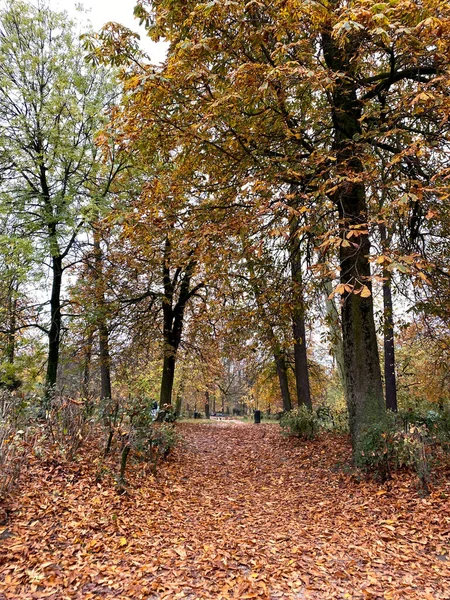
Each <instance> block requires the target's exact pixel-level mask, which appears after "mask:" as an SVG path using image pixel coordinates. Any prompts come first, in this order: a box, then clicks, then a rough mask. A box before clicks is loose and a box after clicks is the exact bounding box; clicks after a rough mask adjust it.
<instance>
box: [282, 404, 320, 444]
mask: <svg viewBox="0 0 450 600" xmlns="http://www.w3.org/2000/svg"><path fill="white" fill-rule="evenodd" d="M280 425H281V427H282V428H283V429H284V430H285V432H286V433H287V435H291V436H295V437H298V438H300V439H302V440H313V439H314V438H315V437H316V435H317V433H318V431H319V427H320V424H319V420H318V418H317V416H316V415H315V414H314V412H313V411H311V410H309V409H308V408H306V406H301V407H300V408H296V409H294V410H290V411H288V412H286V413H284V414H283V416H282V417H281V419H280Z"/></svg>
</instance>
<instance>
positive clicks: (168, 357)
mask: <svg viewBox="0 0 450 600" xmlns="http://www.w3.org/2000/svg"><path fill="white" fill-rule="evenodd" d="M171 253H172V245H171V242H170V239H169V236H167V237H166V241H165V248H164V259H163V286H164V295H163V300H162V309H163V338H164V339H163V373H162V379H161V391H160V396H159V406H160V408H163V407H164V405H171V404H172V391H173V383H174V380H175V367H176V360H177V352H178V348H179V346H180V342H181V336H182V333H183V326H184V313H185V310H186V304H187V302H188V301H189V299H190V298H191V297H192V295H193V294H194V293H195V291H196V290H197V289H199V288H200V287H202V284H200V285H198V286H196V287H195V288H194V289H191V280H192V276H193V274H194V269H195V265H196V263H195V261H194V260H193V259H191V260H190V261H189V262H188V264H187V266H186V268H185V270H184V272H183V274H181V268H178V269H177V270H176V271H175V275H174V277H173V279H172V277H171V274H170V261H171ZM180 278H181V279H180ZM178 280H180V289H179V293H178V300H177V302H176V303H175V305H174V296H175V287H176V283H177V281H178Z"/></svg>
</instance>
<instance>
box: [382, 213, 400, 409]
mask: <svg viewBox="0 0 450 600" xmlns="http://www.w3.org/2000/svg"><path fill="white" fill-rule="evenodd" d="M379 228H380V237H381V243H382V246H383V247H385V246H386V244H387V241H388V236H387V231H386V225H385V224H384V223H381V224H380V226H379ZM391 283H392V274H391V273H390V271H388V270H387V269H383V343H384V385H385V393H386V408H387V409H388V410H392V411H394V412H397V410H398V406H397V380H396V375H395V338H394V310H393V303H392V289H391Z"/></svg>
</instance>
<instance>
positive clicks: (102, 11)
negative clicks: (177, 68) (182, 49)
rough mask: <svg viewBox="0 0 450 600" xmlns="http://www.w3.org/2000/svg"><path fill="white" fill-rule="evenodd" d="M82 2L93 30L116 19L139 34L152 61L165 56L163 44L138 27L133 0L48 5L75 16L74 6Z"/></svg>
mask: <svg viewBox="0 0 450 600" xmlns="http://www.w3.org/2000/svg"><path fill="white" fill-rule="evenodd" d="M80 3H81V4H82V5H83V6H84V8H85V9H87V10H89V13H88V14H89V20H90V21H91V23H92V26H93V28H94V29H95V30H98V29H100V28H101V27H102V26H103V25H104V24H105V23H108V22H109V21H117V23H121V24H122V25H126V26H127V27H128V28H129V29H132V30H133V31H136V32H137V33H139V35H140V36H141V43H142V46H143V48H144V49H145V50H146V51H147V52H148V53H149V54H150V58H151V59H152V62H153V63H159V62H161V61H162V60H164V57H165V45H164V44H162V43H161V44H155V43H153V42H151V41H150V40H149V39H148V38H147V37H146V34H145V29H144V28H143V27H141V28H140V27H139V21H137V20H136V19H135V18H134V17H133V8H134V5H135V2H134V0H84V1H82V2H77V1H76V0H50V5H51V6H52V8H54V9H56V10H66V11H67V12H68V13H69V14H70V15H72V16H74V17H76V15H77V12H76V10H75V6H76V5H77V4H80Z"/></svg>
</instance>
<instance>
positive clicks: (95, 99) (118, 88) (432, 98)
mask: <svg viewBox="0 0 450 600" xmlns="http://www.w3.org/2000/svg"><path fill="white" fill-rule="evenodd" d="M135 14H136V16H137V18H139V19H140V20H141V22H143V23H144V24H145V26H146V28H147V31H148V34H149V36H150V37H151V38H152V39H153V40H154V41H158V40H161V39H164V40H166V41H168V42H169V49H168V54H167V58H166V60H165V62H164V63H163V64H162V65H160V66H157V65H152V64H151V62H150V61H149V59H148V57H147V56H146V55H145V54H144V53H143V52H142V51H141V50H140V49H139V46H138V44H137V40H136V38H135V36H134V34H132V33H131V32H130V31H129V30H127V29H126V28H124V27H121V26H119V25H117V24H112V23H110V24H108V25H107V26H105V28H104V29H103V30H102V31H101V32H100V33H97V34H94V33H88V34H85V35H83V36H82V37H81V38H80V36H79V33H80V32H79V31H78V30H77V28H76V26H75V25H74V24H73V23H71V22H70V21H69V20H68V19H67V16H66V15H64V14H60V13H57V12H54V11H51V10H50V9H48V8H45V7H39V8H33V7H32V6H30V5H28V4H27V3H24V2H21V1H17V0H14V1H13V2H11V3H10V5H9V6H8V8H7V9H5V10H3V12H2V14H1V31H0V53H1V55H2V56H1V59H2V60H1V61H0V62H1V66H0V121H1V135H0V148H1V153H0V156H1V165H2V166H1V187H0V193H1V202H0V204H1V208H0V216H1V219H2V222H3V225H4V227H3V231H4V233H3V235H2V238H1V239H0V252H1V257H2V258H1V277H2V280H3V290H4V291H3V292H2V296H3V302H2V312H1V314H0V318H1V336H2V337H1V340H2V352H3V363H2V380H3V385H7V386H10V387H11V388H13V387H19V385H20V383H21V381H20V379H21V378H22V379H26V380H27V381H28V382H29V387H30V389H31V387H32V386H33V385H34V384H35V383H36V382H39V380H40V379H41V384H42V388H41V398H42V401H41V405H42V406H41V408H42V410H43V411H44V412H45V410H46V408H47V407H48V405H49V404H50V403H51V398H52V395H53V394H55V393H59V392H61V390H63V389H64V388H65V389H70V390H71V393H77V394H79V395H80V396H81V397H82V398H87V397H88V396H90V395H92V394H93V395H96V396H98V397H99V398H103V399H112V398H113V397H114V396H115V395H116V396H117V397H119V396H121V395H125V396H126V395H127V394H129V393H133V394H143V395H147V396H148V397H149V398H151V399H152V400H153V399H156V398H157V399H158V401H159V403H160V405H161V406H163V405H167V406H169V405H176V404H177V403H180V402H181V400H182V398H183V396H186V394H188V391H187V389H188V388H189V387H191V388H192V389H191V391H190V392H189V393H191V394H192V397H193V398H199V397H203V398H204V403H205V404H206V405H207V406H209V402H210V399H211V397H212V396H214V398H215V395H217V398H218V399H219V398H220V397H222V400H223V397H224V396H225V395H226V394H225V392H223V390H225V389H227V386H228V384H230V386H231V383H230V381H231V374H232V373H233V372H236V369H237V370H239V369H241V368H243V369H244V371H245V377H244V379H241V380H240V381H241V382H242V386H243V387H245V390H246V394H247V395H246V396H245V398H243V396H241V400H240V402H241V401H242V402H243V403H244V404H247V405H248V406H255V403H254V394H255V393H256V390H258V389H261V382H262V381H263V380H264V377H267V379H266V381H269V380H270V381H272V382H273V381H274V380H276V381H277V385H278V389H277V390H276V392H274V394H275V393H276V397H277V398H278V397H279V406H278V407H276V408H278V409H280V410H282V411H289V410H290V409H291V408H292V407H293V406H294V405H297V406H304V407H306V409H307V410H311V409H312V408H313V406H315V405H317V402H318V397H319V396H320V393H321V392H320V390H321V388H322V387H324V386H328V387H329V388H332V387H333V386H336V387H339V389H342V390H343V391H342V395H343V397H344V398H345V403H346V406H347V409H348V414H349V424H350V433H351V439H352V444H353V450H354V454H355V456H357V455H358V453H360V452H361V448H362V443H363V438H364V435H365V432H366V431H367V430H368V429H370V428H371V427H372V426H373V425H374V424H376V425H379V424H382V423H384V422H385V420H386V409H389V410H391V411H396V410H397V408H398V398H397V391H398V389H399V385H398V381H397V376H398V375H399V368H398V364H397V362H398V361H397V360H396V352H397V351H398V346H396V343H395V340H396V337H397V338H400V337H402V338H403V339H405V338H407V337H408V335H412V333H411V332H412V331H413V330H414V331H415V334H414V335H415V336H416V338H415V339H417V338H418V337H420V336H423V338H424V339H426V340H427V342H426V343H427V344H430V347H432V348H433V350H432V352H433V353H434V355H435V358H436V364H438V363H439V362H440V361H442V360H444V359H445V357H447V356H448V349H449V345H448V340H449V339H450V338H449V335H448V324H449V304H448V285H449V271H448V256H449V242H448V240H449V236H448V228H449V219H448V197H449V188H448V174H449V168H450V165H449V153H448V143H449V123H448V114H449V108H450V106H449V94H448V84H449V63H448V55H449V43H450V42H449V31H450V27H449V25H450V10H449V8H448V6H447V4H446V3H443V2H441V1H438V0H426V1H424V2H422V3H420V4H418V3H414V2H409V1H407V0H391V1H390V2H386V3H380V2H373V1H362V0H361V1H353V2H350V3H348V2H340V1H339V0H332V1H330V2H328V3H322V2H303V1H298V0H276V1H275V2H273V1H272V2H270V3H269V2H265V1H258V2H256V1H249V2H246V1H238V2H236V1H231V0H222V1H220V2H219V1H211V2H198V1H190V0H189V1H188V2H186V1H185V0H183V1H181V0H180V1H178V0H171V2H167V1H165V0H154V1H152V2H148V1H144V0H141V1H140V2H138V5H137V7H136V9H135ZM32 289H34V290H36V289H38V290H39V294H38V296H37V297H33V295H32V292H31V290H32ZM405 312H407V315H408V316H407V318H406V319H405V317H404V316H403V313H405ZM400 320H402V321H405V322H406V323H407V327H406V328H405V331H406V333H405V332H401V331H400V329H399V327H398V322H399V321H400ZM30 332H34V333H30ZM36 332H41V333H40V334H39V335H38V333H36ZM42 335H45V336H46V340H47V347H46V349H44V348H42V339H43V338H42ZM321 338H326V339H325V342H324V341H323V339H321ZM324 345H325V346H326V347H327V348H328V349H329V351H330V354H331V357H332V358H324V357H323V356H322V357H321V356H320V348H323V347H324ZM397 354H398V352H397ZM400 355H401V352H400ZM61 357H62V358H63V360H61ZM400 358H401V360H403V359H402V357H401V356H400ZM428 358H430V357H428ZM230 359H232V360H233V361H234V364H235V367H233V368H231V369H230V362H229V361H230ZM227 361H228V362H227ZM43 365H45V369H46V372H45V376H44V377H42V375H41V373H42V367H43ZM177 365H178V367H177ZM236 365H240V367H239V368H238V367H236ZM402 365H403V366H405V369H407V368H408V363H407V361H405V360H403V362H402ZM94 367H95V368H94ZM227 374H228V375H227ZM403 375H404V373H403ZM71 377H72V378H73V381H72V380H71ZM227 378H228V383H227ZM244 380H245V381H244ZM435 381H438V383H436V386H437V387H439V386H440V391H439V393H433V394H430V398H428V400H430V401H433V400H435V401H437V402H438V403H441V404H442V403H443V402H446V401H448V391H449V387H448V381H447V380H446V379H445V375H443V376H442V377H441V376H438V373H436V378H435ZM33 382H34V383H33ZM318 382H320V383H318ZM25 384H26V382H25ZM240 385H241V384H240ZM268 385H269V384H267V386H268ZM22 387H23V388H24V387H26V385H24V382H22ZM263 387H264V386H263ZM242 398H243V399H242ZM195 401H197V400H193V402H195ZM218 401H219V403H220V400H218ZM252 403H253V404H252Z"/></svg>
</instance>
